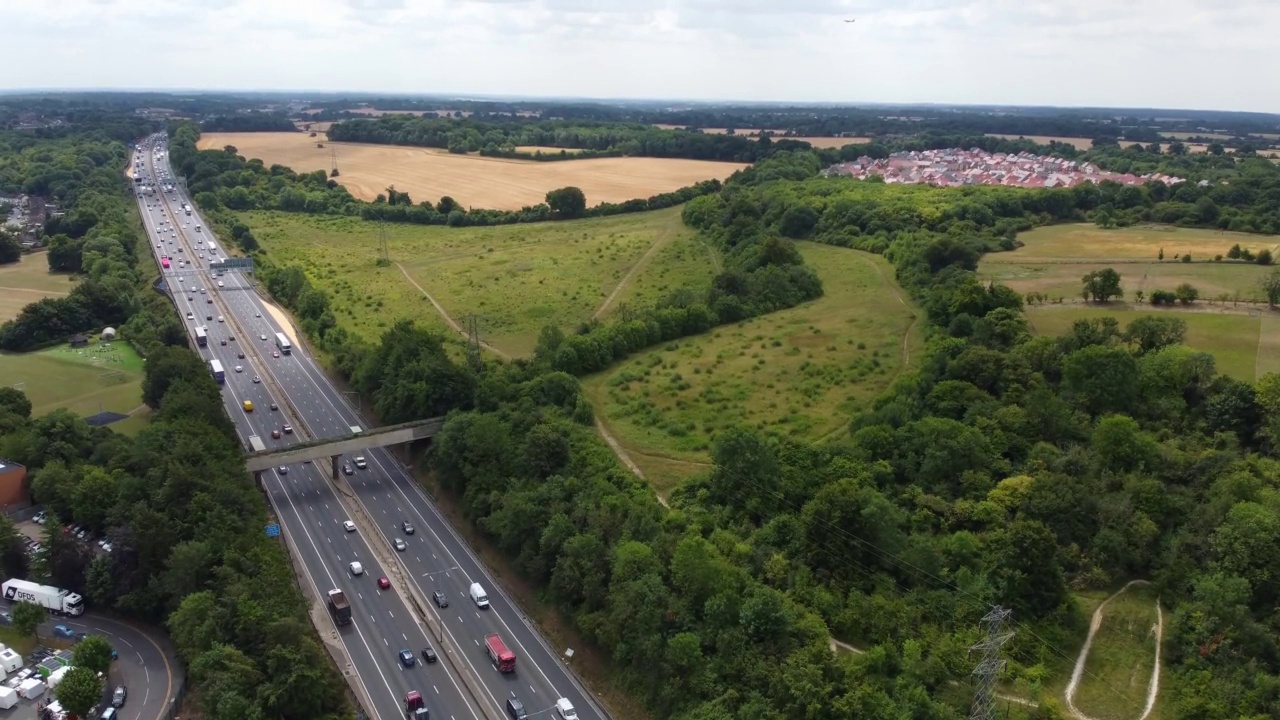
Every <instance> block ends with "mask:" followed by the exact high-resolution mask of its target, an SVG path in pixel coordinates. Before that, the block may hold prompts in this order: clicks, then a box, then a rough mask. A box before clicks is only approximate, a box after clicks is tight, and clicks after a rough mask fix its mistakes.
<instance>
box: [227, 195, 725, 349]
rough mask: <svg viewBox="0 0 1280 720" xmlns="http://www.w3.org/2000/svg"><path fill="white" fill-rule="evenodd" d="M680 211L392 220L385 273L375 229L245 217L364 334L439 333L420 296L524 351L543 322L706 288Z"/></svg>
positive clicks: (584, 317)
mask: <svg viewBox="0 0 1280 720" xmlns="http://www.w3.org/2000/svg"><path fill="white" fill-rule="evenodd" d="M680 212H681V209H680V208H669V209H666V210H659V211H655V212H648V213H635V214H627V215H615V216H613V217H608V218H593V219H588V220H574V221H570V222H557V223H536V224H531V225H504V226H497V227H471V228H447V227H437V226H422V225H402V224H392V225H388V226H387V227H386V233H387V250H388V255H389V257H390V260H391V263H390V264H389V265H385V266H379V265H378V263H377V255H378V225H377V223H372V222H364V221H361V220H359V219H356V218H347V217H320V216H308V215H297V214H289V213H263V212H254V213H246V214H244V215H243V220H244V222H245V223H246V224H248V225H249V227H251V228H252V229H253V232H254V235H255V236H256V237H257V238H258V241H259V242H260V243H261V244H262V246H263V247H264V248H266V249H267V251H268V253H269V254H270V257H271V258H272V259H273V260H274V261H275V262H277V263H280V264H284V265H298V266H300V267H302V268H303V269H304V270H305V271H306V272H307V274H308V275H309V276H310V277H311V279H312V281H313V282H315V283H316V284H317V286H319V287H321V288H324V289H325V290H327V291H328V292H330V293H331V294H332V296H333V305H334V312H335V315H336V316H337V318H338V322H339V323H340V324H341V325H343V326H344V327H346V328H348V329H349V330H352V331H354V332H356V333H358V334H359V335H361V336H363V337H365V338H368V339H371V340H372V339H375V338H377V337H379V336H380V335H381V334H382V332H383V331H385V330H386V329H387V328H388V327H390V326H391V325H392V324H393V323H394V322H395V321H396V320H398V319H400V318H411V319H414V320H417V321H419V322H420V323H421V324H422V325H423V326H424V327H431V328H434V329H436V330H440V331H448V330H449V325H448V324H447V323H446V322H445V320H444V319H443V318H442V316H441V314H440V312H439V311H437V310H436V309H435V307H434V305H433V304H432V302H431V301H430V300H428V299H427V297H426V296H427V295H428V294H429V295H430V296H431V298H432V299H434V300H435V302H436V303H439V305H440V307H441V308H443V310H444V311H445V312H446V313H447V314H448V315H449V316H450V317H452V318H454V319H455V321H457V322H458V323H464V318H466V317H468V316H471V315H475V316H477V317H478V324H479V328H480V333H481V337H482V339H483V340H484V341H485V342H487V343H489V344H491V345H493V346H494V347H496V348H498V349H499V350H501V351H503V352H504V353H507V354H509V355H514V356H522V355H528V354H529V353H530V352H531V351H532V350H533V347H534V344H535V343H536V342H537V338H538V333H539V332H541V330H542V328H543V327H544V326H546V325H556V326H559V327H561V328H564V329H565V330H566V331H572V329H573V328H574V327H576V326H577V325H579V324H581V323H584V322H586V321H588V320H590V319H591V317H592V316H593V315H594V314H595V313H596V312H597V310H600V309H601V307H602V306H605V305H606V301H608V304H607V307H605V312H604V313H602V314H604V315H607V314H608V312H609V311H611V310H616V309H617V308H619V307H622V306H624V305H626V304H630V305H633V306H634V305H636V304H638V303H648V302H652V301H653V300H655V299H657V298H658V297H660V296H662V295H663V294H665V293H666V292H669V291H671V290H674V289H676V288H677V287H681V286H685V285H687V284H689V283H700V284H701V285H703V286H705V285H706V284H707V283H709V282H710V279H711V276H712V274H713V270H712V268H713V264H714V260H713V258H714V256H713V255H712V254H711V252H710V250H709V249H708V248H707V247H706V246H705V245H703V243H702V242H701V241H700V240H699V239H698V238H697V236H696V234H695V233H694V232H693V231H691V230H689V229H688V228H686V227H685V226H684V224H683V223H682V222H681V221H680Z"/></svg>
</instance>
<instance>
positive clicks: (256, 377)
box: [253, 375, 262, 385]
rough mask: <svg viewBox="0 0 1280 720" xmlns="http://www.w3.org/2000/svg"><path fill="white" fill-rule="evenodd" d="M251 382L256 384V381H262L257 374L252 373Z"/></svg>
mask: <svg viewBox="0 0 1280 720" xmlns="http://www.w3.org/2000/svg"><path fill="white" fill-rule="evenodd" d="M253 382H254V384H255V385H256V384H258V383H260V382H262V378H260V377H258V376H257V375H254V376H253Z"/></svg>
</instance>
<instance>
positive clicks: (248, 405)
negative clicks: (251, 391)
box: [244, 400, 253, 412]
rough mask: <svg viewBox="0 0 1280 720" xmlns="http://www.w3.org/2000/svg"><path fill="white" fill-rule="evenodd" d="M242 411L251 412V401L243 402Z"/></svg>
mask: <svg viewBox="0 0 1280 720" xmlns="http://www.w3.org/2000/svg"><path fill="white" fill-rule="evenodd" d="M244 411H245V412H253V401H252V400H245V401H244Z"/></svg>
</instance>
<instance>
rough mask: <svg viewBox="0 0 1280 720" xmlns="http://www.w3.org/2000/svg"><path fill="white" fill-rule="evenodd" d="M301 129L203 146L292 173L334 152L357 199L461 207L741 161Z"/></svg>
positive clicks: (625, 183) (507, 203) (685, 176)
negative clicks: (497, 153)
mask: <svg viewBox="0 0 1280 720" xmlns="http://www.w3.org/2000/svg"><path fill="white" fill-rule="evenodd" d="M321 140H323V138H320V137H316V138H312V137H308V134H307V133H302V132H298V133H289V132H263V133H208V134H206V135H204V136H202V137H201V138H200V143H199V147H200V148H201V149H203V150H208V149H220V148H222V147H224V146H227V145H233V146H235V148H236V150H237V152H238V153H239V154H240V155H243V156H245V157H246V158H258V159H261V160H262V161H263V162H264V163H266V164H267V165H268V166H270V165H273V164H279V165H285V166H287V167H290V168H292V169H294V170H295V171H297V172H312V171H315V170H324V171H325V172H326V173H327V172H328V171H329V169H330V168H331V167H332V162H333V159H332V155H331V153H333V152H334V151H336V153H337V162H338V171H339V176H338V178H337V180H338V182H340V183H342V185H343V186H344V187H346V188H347V190H348V191H349V192H350V193H351V194H352V195H354V196H355V197H358V198H361V199H364V200H373V199H374V198H375V197H377V196H378V195H379V194H380V193H385V192H386V190H387V188H388V187H389V186H392V185H394V186H395V188H396V190H399V191H401V192H407V193H409V196H410V197H411V198H412V199H413V200H414V201H423V200H430V201H432V202H435V201H437V200H439V199H440V198H441V197H444V196H446V195H448V196H450V197H452V198H453V199H455V200H457V201H458V202H459V203H461V204H462V205H463V206H465V207H474V208H490V209H498V210H519V209H520V208H522V207H526V206H530V205H537V204H538V203H541V202H543V201H544V200H545V198H546V194H547V192H548V191H550V190H555V189H556V188H562V187H565V186H569V185H573V186H576V187H579V188H581V189H582V192H583V193H585V194H586V196H587V204H588V205H596V204H599V203H601V202H614V203H620V202H623V201H626V200H634V199H636V198H647V197H650V196H653V195H657V194H659V193H664V192H671V191H673V190H678V189H680V188H682V187H687V186H689V185H693V184H695V183H698V182H701V181H703V180H710V179H712V178H717V179H721V180H723V179H724V178H727V177H729V176H730V175H732V174H733V173H734V172H736V171H737V170H740V169H742V168H744V167H746V165H745V164H743V163H728V162H710V161H703V160H681V159H673V158H644V157H618V158H591V159H584V160H573V161H559V162H539V161H536V160H509V159H506V158H489V157H481V156H479V155H454V154H451V153H449V152H447V151H445V150H440V149H436V148H421V147H401V146H398V145H371V144H364V143H331V142H327V141H324V142H320V141H321ZM320 145H323V147H319V146H320Z"/></svg>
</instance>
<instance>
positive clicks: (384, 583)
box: [378, 575, 391, 590]
mask: <svg viewBox="0 0 1280 720" xmlns="http://www.w3.org/2000/svg"><path fill="white" fill-rule="evenodd" d="M378 587H379V588H381V589H383V590H390V589H391V581H390V580H388V579H387V576H386V575H383V576H382V577H380V578H378Z"/></svg>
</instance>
